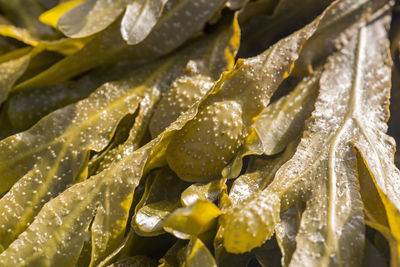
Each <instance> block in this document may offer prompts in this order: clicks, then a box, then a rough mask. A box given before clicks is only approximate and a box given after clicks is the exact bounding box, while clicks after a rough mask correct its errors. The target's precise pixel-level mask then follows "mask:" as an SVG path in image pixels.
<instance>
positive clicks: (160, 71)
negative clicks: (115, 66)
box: [0, 32, 229, 264]
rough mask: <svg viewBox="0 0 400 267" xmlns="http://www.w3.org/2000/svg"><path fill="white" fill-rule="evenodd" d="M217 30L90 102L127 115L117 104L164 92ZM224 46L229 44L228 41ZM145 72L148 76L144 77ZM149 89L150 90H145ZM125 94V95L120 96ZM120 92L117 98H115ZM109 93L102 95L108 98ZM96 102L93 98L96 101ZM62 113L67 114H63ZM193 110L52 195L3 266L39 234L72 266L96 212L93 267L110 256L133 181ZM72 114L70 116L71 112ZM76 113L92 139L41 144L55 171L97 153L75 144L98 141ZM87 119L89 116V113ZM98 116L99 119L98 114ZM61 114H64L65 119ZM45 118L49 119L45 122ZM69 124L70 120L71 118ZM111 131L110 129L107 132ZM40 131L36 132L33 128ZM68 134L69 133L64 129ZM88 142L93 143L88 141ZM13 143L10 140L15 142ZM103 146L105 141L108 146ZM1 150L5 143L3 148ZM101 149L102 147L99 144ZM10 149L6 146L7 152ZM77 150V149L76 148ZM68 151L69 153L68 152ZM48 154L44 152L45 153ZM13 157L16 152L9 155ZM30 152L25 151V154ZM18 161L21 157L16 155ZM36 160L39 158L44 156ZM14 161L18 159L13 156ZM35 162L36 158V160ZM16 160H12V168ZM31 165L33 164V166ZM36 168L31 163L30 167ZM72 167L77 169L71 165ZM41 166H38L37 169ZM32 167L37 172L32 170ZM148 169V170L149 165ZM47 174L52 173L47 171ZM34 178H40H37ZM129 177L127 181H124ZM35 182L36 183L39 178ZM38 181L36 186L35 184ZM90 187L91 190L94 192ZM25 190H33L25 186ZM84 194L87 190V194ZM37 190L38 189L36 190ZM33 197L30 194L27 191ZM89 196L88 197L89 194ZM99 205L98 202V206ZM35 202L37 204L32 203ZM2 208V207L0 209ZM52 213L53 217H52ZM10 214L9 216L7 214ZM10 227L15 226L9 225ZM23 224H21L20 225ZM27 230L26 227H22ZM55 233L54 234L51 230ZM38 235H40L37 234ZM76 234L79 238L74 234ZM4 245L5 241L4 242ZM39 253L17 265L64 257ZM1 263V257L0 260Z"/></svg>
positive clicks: (121, 230) (16, 188) (29, 249)
mask: <svg viewBox="0 0 400 267" xmlns="http://www.w3.org/2000/svg"><path fill="white" fill-rule="evenodd" d="M218 33H219V32H217V33H216V34H214V35H212V37H210V38H207V37H205V38H203V39H201V40H200V41H198V42H197V43H194V44H193V45H192V46H189V47H188V48H187V50H186V56H185V57H182V55H185V54H184V53H180V54H179V56H178V55H174V56H172V57H171V58H170V59H168V60H166V61H165V62H163V63H158V67H157V64H156V65H155V66H153V67H152V69H151V68H150V67H147V68H142V69H140V70H136V73H135V74H134V76H133V77H132V78H131V79H127V80H125V81H123V82H117V83H116V84H117V85H118V84H121V83H122V86H120V88H118V89H119V90H118V92H119V94H117V96H116V97H115V98H111V99H110V101H109V102H111V103H109V104H108V105H107V102H105V101H100V102H99V101H95V103H97V104H101V105H105V109H106V108H107V107H113V110H112V111H114V112H117V114H118V115H119V116H120V117H119V118H120V119H122V117H123V116H124V115H125V114H126V113H121V111H119V110H118V109H117V104H120V105H122V107H124V106H126V105H130V106H132V108H134V105H132V103H130V102H129V101H128V100H129V99H130V98H133V101H136V103H137V102H138V100H137V96H138V95H140V94H143V93H145V92H146V91H147V92H149V93H150V94H154V92H152V91H153V90H158V91H163V90H165V89H163V87H165V86H168V84H169V83H170V82H169V81H170V80H171V79H174V77H176V76H177V75H178V74H179V71H182V69H183V67H184V66H185V63H186V61H187V59H188V58H192V59H193V60H196V59H198V57H200V58H201V56H202V55H203V54H204V53H205V52H206V51H207V50H208V48H209V46H214V45H215V39H218V37H219V35H218ZM227 44H229V40H228V43H227ZM149 68H150V69H149ZM145 74H148V75H149V76H147V78H146V75H145ZM135 78H136V79H138V82H137V83H138V84H136V83H135ZM112 85H113V83H111V84H109V85H108V84H106V86H105V88H103V87H100V88H99V89H98V90H97V91H96V92H97V93H98V94H101V95H104V93H103V92H104V90H105V89H107V87H110V86H112ZM111 88H115V87H111ZM122 88H127V89H126V91H125V92H124V91H123V90H121V89H122ZM149 90H150V91H149ZM96 92H95V93H94V94H93V95H92V96H91V97H89V98H88V99H87V100H83V103H84V104H85V106H86V105H87V103H85V101H86V102H89V101H90V100H92V99H91V98H94V97H96V96H97V95H96ZM124 93H125V94H124ZM120 94H122V96H121V95H120ZM107 95H108V94H106V96H107ZM95 100H96V99H95ZM79 105H83V104H82V102H78V107H79ZM68 108H69V109H73V108H75V106H74V105H72V106H68V107H67V108H64V109H61V110H59V111H56V112H55V113H53V114H55V115H53V114H52V115H53V116H51V115H50V116H49V117H47V118H50V119H51V118H52V117H56V118H57V119H59V117H60V115H57V114H59V113H61V114H65V113H67V114H71V113H70V110H69V109H68ZM93 108H96V110H98V107H97V106H95V107H93ZM66 110H67V111H68V112H66ZM106 111H107V112H110V111H109V110H106ZM196 111H197V108H196V107H194V108H192V110H191V111H190V112H188V113H186V114H185V116H183V117H180V118H179V120H178V121H177V122H175V123H174V124H173V125H171V127H169V128H168V129H169V130H168V129H167V130H166V132H165V133H163V134H162V135H160V136H158V137H157V138H156V139H153V140H152V141H151V142H150V143H148V144H147V145H146V146H144V147H142V148H141V149H139V150H137V151H135V152H132V150H123V152H124V154H123V155H122V156H123V158H122V159H121V161H119V162H118V163H113V164H112V165H111V166H110V167H109V168H107V169H105V170H104V171H102V172H100V173H99V174H98V175H96V176H94V177H92V178H90V179H89V180H87V181H86V182H83V183H79V184H77V185H76V186H73V187H71V188H70V189H68V190H66V191H65V192H63V193H62V194H61V195H60V196H59V197H57V198H56V199H54V200H52V201H50V202H49V203H48V204H47V205H46V206H45V207H44V208H43V209H42V210H41V212H40V213H39V214H38V216H37V217H36V218H35V220H34V222H33V223H32V224H31V225H30V226H29V227H28V228H27V230H26V231H25V232H24V233H23V234H22V235H21V236H20V238H18V239H17V240H16V241H14V243H13V244H11V245H10V247H9V248H8V249H7V250H6V251H5V252H4V253H3V254H2V255H1V256H0V258H1V257H3V260H2V261H3V262H9V260H11V261H13V260H12V259H13V257H10V256H9V255H8V254H9V253H10V254H13V253H14V246H16V247H18V243H19V242H26V241H25V240H24V238H25V237H26V238H29V240H30V242H32V246H25V247H26V250H25V251H24V252H23V253H32V249H34V248H35V247H36V246H35V245H34V244H35V242H39V240H40V239H41V238H42V237H43V235H44V236H46V239H47V240H48V241H47V242H51V243H54V242H55V244H54V245H53V246H51V249H55V251H57V252H61V251H65V252H64V253H70V254H68V255H70V256H68V255H64V257H66V258H68V260H69V262H70V263H71V264H73V263H74V262H75V261H76V259H77V258H76V256H77V255H79V253H80V250H81V248H82V245H83V241H84V239H85V236H86V235H87V234H88V226H89V224H90V223H91V222H92V219H93V213H94V212H96V216H95V217H94V219H93V222H92V226H91V230H92V247H93V248H92V264H97V263H98V262H99V261H101V260H102V259H104V258H105V257H106V256H107V255H108V253H110V252H111V251H112V250H113V249H114V248H115V247H116V246H118V245H119V243H120V242H121V241H122V238H123V234H124V231H125V226H126V221H127V217H128V215H129V208H130V204H131V201H132V196H133V190H134V188H135V187H136V185H137V183H138V182H139V179H140V178H141V176H142V173H143V169H144V167H145V165H146V164H147V165H150V166H154V164H158V163H157V161H158V160H159V157H162V155H163V153H165V152H163V150H164V151H165V144H168V142H169V141H168V138H169V139H170V137H169V136H170V135H171V133H172V132H173V131H175V130H176V129H179V128H180V127H182V126H183V125H184V124H185V123H186V122H187V121H188V120H190V119H191V118H192V117H193V116H194V114H195V113H196ZM128 112H129V113H132V112H133V110H128ZM86 113H89V112H88V111H86ZM72 115H73V113H72ZM80 115H81V117H80V118H81V120H83V121H82V124H83V125H85V126H86V127H87V128H88V129H89V130H90V131H91V132H90V133H89V134H90V135H92V136H90V137H91V138H90V139H89V135H84V133H82V132H78V131H73V130H74V128H72V129H71V130H70V131H71V132H72V133H76V132H77V133H78V136H77V139H78V140H77V141H79V142H78V143H77V144H76V146H74V145H69V146H68V148H67V147H63V145H62V144H65V142H64V141H66V139H67V137H68V136H66V137H64V138H61V137H62V136H65V134H66V133H65V132H64V133H63V134H64V135H62V136H61V137H60V139H61V140H62V141H63V142H62V144H59V146H61V148H60V150H58V151H53V150H54V149H55V148H53V147H52V146H51V144H49V145H50V148H47V146H45V147H44V148H43V150H44V152H46V153H47V151H48V150H51V151H50V152H52V153H54V155H56V159H57V161H56V162H55V165H54V166H53V171H62V169H60V167H62V166H59V163H60V162H61V163H62V162H64V160H65V159H64V160H62V159H63V158H61V157H64V158H67V159H66V160H65V161H66V164H67V166H68V167H69V169H71V168H72V166H74V165H71V164H79V162H77V159H76V156H78V155H76V154H78V153H81V154H83V153H87V152H88V150H89V149H90V150H95V151H99V150H100V149H98V148H97V149H96V148H93V147H91V146H92V145H91V146H89V147H88V148H85V147H84V146H83V145H82V143H81V142H80V140H82V139H84V140H85V141H86V140H89V141H90V142H95V144H99V140H96V139H95V138H94V136H93V135H94V133H92V132H93V131H95V132H96V133H97V134H99V133H101V132H99V129H98V127H95V126H94V125H91V124H90V123H88V122H92V120H93V119H91V118H90V117H88V118H85V116H82V115H84V114H80ZM88 115H89V114H88ZM101 115H103V116H101ZM104 115H107V113H106V114H104V112H103V113H102V112H97V113H96V115H95V118H97V117H100V118H102V119H101V120H100V121H99V122H100V123H102V127H104V125H103V124H104V120H105V119H108V120H109V121H108V123H112V121H111V120H110V118H109V117H108V116H104ZM64 116H65V115H64ZM47 120H49V119H47ZM70 121H73V120H72V119H71V120H70ZM44 122H46V120H42V121H41V123H39V124H37V125H36V126H35V127H34V128H32V130H30V131H33V130H34V129H37V128H39V127H41V125H42V124H43V123H44ZM44 125H46V123H44ZM74 127H79V121H76V122H75V124H74ZM63 130H65V129H64V128H62V129H60V131H61V132H62V131H63ZM110 130H112V129H110ZM38 131H39V130H38ZM67 132H68V131H67ZM72 133H71V136H72V137H74V136H75V135H74V134H72ZM27 134H29V136H32V134H30V132H26V133H23V134H21V135H18V136H13V137H10V138H8V139H5V140H4V141H3V143H6V144H7V146H8V145H9V143H8V142H10V143H12V142H13V141H12V140H14V139H15V138H20V139H21V140H22V141H26V140H25V139H26V138H25V137H24V135H27ZM109 135H110V133H108V136H109ZM132 138H134V136H132ZM73 140H74V139H71V138H70V140H69V142H68V143H71V142H72V141H73ZM92 140H93V141H92ZM14 142H15V141H14ZM107 143H108V142H107ZM5 146H6V145H5ZM103 147H104V146H103ZM11 149H12V148H10V150H11ZM77 149H79V150H77ZM69 151H71V152H69ZM39 152H41V150H39V151H38V153H39ZM50 152H48V153H50ZM14 153H16V152H14ZM28 153H29V152H28ZM59 153H63V154H66V153H72V154H71V155H63V154H61V156H60V154H59ZM72 156H75V158H74V161H73V162H72V163H70V162H68V161H67V160H68V158H69V157H72ZM20 157H21V156H20ZM41 157H44V156H43V155H42V156H41ZM81 157H82V158H83V159H81V161H80V162H81V163H80V164H81V165H83V164H84V160H85V158H84V155H82V156H81ZM149 157H150V159H151V161H149V162H148V159H149ZM27 158H28V160H34V161H35V160H37V157H32V156H31V157H27ZM17 159H18V158H17ZM12 160H14V161H15V160H16V158H14V157H13V158H12ZM39 160H40V158H39ZM17 163H18V162H16V164H17ZM32 164H33V165H34V164H35V162H34V163H32ZM34 166H35V165H34ZM75 166H76V165H75ZM39 167H40V166H39ZM79 167H80V166H79V165H78V166H76V167H75V168H79ZM34 168H38V167H37V166H36V167H34ZM148 168H150V167H148ZM148 168H147V169H146V171H145V172H147V171H148ZM46 170H47V169H45V170H40V171H39V174H42V175H43V176H44V177H43V178H46V176H47V177H48V178H52V177H53V175H55V173H54V174H53V173H52V175H51V177H49V176H50V174H48V173H47V172H46ZM50 170H51V169H50ZM19 171H20V172H24V170H19ZM27 171H28V173H30V175H31V173H34V171H29V170H27ZM63 174H64V173H60V175H59V176H57V177H61V178H62V179H63V180H64V181H65V180H67V179H69V180H71V181H69V180H67V181H65V182H63V181H57V179H52V180H48V179H47V180H46V179H45V180H46V182H43V183H42V184H44V185H46V183H51V182H52V183H53V184H54V183H55V185H56V186H60V185H62V184H66V183H71V182H73V179H74V178H75V177H76V175H77V173H71V174H69V173H66V174H65V175H63ZM15 177H17V174H15ZM24 178H25V179H24ZM38 179H39V178H38ZM38 179H37V180H38ZM126 179H128V180H126ZM25 180H27V182H28V183H29V182H33V181H34V179H33V178H32V177H30V176H29V177H28V176H24V177H23V178H21V179H20V180H19V181H18V183H17V184H16V185H15V186H14V187H13V188H12V189H11V191H10V192H8V193H7V194H6V195H5V196H4V197H3V199H1V200H0V201H9V202H7V203H12V199H11V196H13V195H14V194H25V193H24V192H25V191H23V190H21V189H22V188H20V187H21V186H19V184H20V183H21V184H22V185H25V183H23V182H24V181H25ZM39 182H40V180H39ZM39 182H38V184H40V183H39ZM121 183H122V184H124V185H125V186H121ZM26 186H28V187H29V186H30V184H28V185H26ZM93 186H94V188H93ZM88 188H92V189H90V190H89V189H88ZM56 189H58V190H57V191H55V192H54V194H56V193H58V192H60V191H62V190H63V189H65V186H64V187H62V188H56ZM30 190H32V189H31V188H30ZM88 190H89V191H88ZM14 191H16V192H15V193H14ZM37 191H39V190H37ZM47 191H48V190H46V191H45V190H43V192H47ZM32 194H33V192H32ZM89 195H90V196H89ZM82 196H87V197H85V201H83V202H85V203H83V202H82V200H83V199H82ZM8 198H10V200H8ZM35 199H37V200H38V201H40V202H41V203H43V202H46V201H47V199H49V198H47V199H45V201H42V199H41V198H39V196H38V195H37V194H36V195H35ZM75 201H78V202H82V203H80V204H79V206H80V210H79V211H78V209H77V207H76V206H77V203H76V204H75ZM64 202H70V203H69V204H68V205H67V207H74V211H73V212H72V211H71V212H70V211H68V208H67V207H66V209H67V210H57V209H56V208H55V207H57V205H60V203H64ZM98 203H100V204H98ZM34 204H37V203H34ZM34 204H33V203H32V202H30V205H34ZM3 206H4V205H3ZM110 207H113V208H112V209H110ZM39 209H40V207H38V208H36V209H35V210H36V211H38V210H39ZM21 212H23V213H24V214H25V213H26V209H25V210H24V211H21ZM54 212H56V214H57V215H54V214H53V213H54ZM57 212H61V213H62V212H65V213H62V214H58V213H57ZM28 215H30V217H29V218H30V219H32V214H28ZM53 215H54V216H55V217H53ZM10 216H11V215H10ZM49 216H50V217H49ZM58 217H63V218H62V219H61V221H63V222H64V223H63V224H62V225H56V224H55V222H54V220H56V219H57V218H58ZM71 220H72V221H73V222H74V223H69V222H70V221H71ZM45 222H46V223H47V224H50V225H53V224H54V227H55V228H54V229H53V230H51V229H50V228H43V230H42V231H44V232H42V231H41V230H40V231H39V232H38V231H36V230H35V227H36V226H35V225H37V224H39V225H44V223H45ZM76 222H81V223H82V224H76ZM14 223H15V222H14ZM21 223H22V221H21V220H18V225H20V224H21ZM24 226H25V225H24ZM25 227H26V226H25ZM9 228H10V226H8V227H5V228H4V229H9ZM56 229H57V231H56ZM22 230H23V229H20V230H19V231H20V232H21V231H22ZM47 231H50V232H51V233H56V232H59V235H60V236H59V237H57V238H56V239H53V237H54V236H55V234H54V235H51V236H50V235H48V233H50V232H47ZM41 232H42V233H41ZM78 233H79V234H78ZM15 234H16V232H14V235H15ZM69 235H72V236H74V238H75V239H74V240H75V241H76V243H74V242H70V243H69V244H68V245H67V246H65V244H64V242H66V240H67V239H68V238H69V237H68V236H69ZM13 238H15V236H12V237H9V238H8V239H7V241H8V242H10V241H12V239H13ZM5 241H6V239H5ZM37 254H38V255H42V257H45V259H41V258H40V257H39V258H28V259H27V258H26V257H23V258H22V259H23V261H22V262H19V264H26V263H31V264H34V263H38V262H41V260H44V261H48V262H50V263H52V264H55V263H57V262H58V261H59V260H61V259H62V258H63V257H61V258H58V256H57V255H55V254H53V253H52V252H50V251H46V250H41V251H37ZM0 260H1V259H0Z"/></svg>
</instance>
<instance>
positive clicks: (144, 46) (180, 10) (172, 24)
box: [18, 0, 223, 89]
mask: <svg viewBox="0 0 400 267" xmlns="http://www.w3.org/2000/svg"><path fill="white" fill-rule="evenodd" d="M222 3H223V0H218V1H201V2H193V1H186V0H170V1H168V3H167V4H166V5H165V8H164V11H163V13H162V15H161V18H160V20H159V21H158V23H157V24H156V25H155V26H154V27H153V30H152V31H151V33H150V34H149V35H148V36H147V37H146V39H145V40H143V42H140V43H139V44H137V45H132V46H129V45H127V44H126V42H125V41H124V40H123V39H122V37H121V33H120V30H119V28H120V23H119V21H116V22H114V23H113V24H112V25H110V26H109V27H107V29H105V30H104V31H102V32H101V33H99V34H98V35H95V36H94V37H93V39H92V40H91V41H90V42H89V43H88V44H86V45H85V47H84V48H83V49H81V50H79V51H78V52H76V53H75V54H72V55H70V56H68V57H66V58H65V59H63V60H61V61H60V62H58V63H57V64H55V65H53V66H52V67H51V68H49V69H48V70H46V71H44V72H42V73H40V74H39V75H37V76H36V77H33V78H32V79H30V80H28V81H26V82H23V83H21V84H19V85H18V88H19V89H22V88H27V87H35V86H41V85H52V84H56V83H58V82H63V81H66V80H68V79H70V78H72V77H74V76H76V75H78V74H81V73H83V72H85V71H87V70H90V69H92V68H94V67H96V66H98V65H101V64H106V63H110V62H116V61H120V60H121V59H130V60H137V61H145V60H149V59H154V58H157V57H160V56H162V55H165V54H167V53H169V52H171V51H172V50H174V49H176V48H177V47H178V46H180V45H182V44H183V43H184V42H185V41H186V40H187V39H189V38H191V37H193V35H194V34H196V33H198V32H199V31H200V30H201V29H202V28H203V26H204V24H205V23H206V22H207V21H208V20H209V19H210V17H211V16H212V15H213V14H214V12H215V11H216V10H218V8H219V7H220V5H222ZM199 10H201V11H202V12H199ZM165 36H168V38H165Z"/></svg>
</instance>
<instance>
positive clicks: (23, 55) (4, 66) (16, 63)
mask: <svg viewBox="0 0 400 267" xmlns="http://www.w3.org/2000/svg"><path fill="white" fill-rule="evenodd" d="M37 52H38V50H35V49H32V48H21V49H18V50H15V51H12V52H9V53H7V54H5V55H3V56H1V57H0V104H1V103H3V102H4V101H5V100H6V99H7V97H8V94H9V93H10V91H11V89H12V87H13V85H14V84H15V82H16V81H17V80H18V79H19V78H20V77H21V76H22V75H23V74H24V73H25V71H26V69H27V68H28V65H29V63H30V61H31V59H32V57H33V56H34V55H35V54H36V53H37Z"/></svg>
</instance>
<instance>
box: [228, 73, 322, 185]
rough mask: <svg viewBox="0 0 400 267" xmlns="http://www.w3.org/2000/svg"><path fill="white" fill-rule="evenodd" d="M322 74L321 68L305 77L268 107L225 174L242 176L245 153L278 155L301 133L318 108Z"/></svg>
mask: <svg viewBox="0 0 400 267" xmlns="http://www.w3.org/2000/svg"><path fill="white" fill-rule="evenodd" d="M320 76H321V72H320V71H318V72H315V73H314V74H313V75H310V76H307V77H305V78H304V79H303V80H302V81H301V82H300V83H299V84H298V85H297V86H296V88H295V89H294V90H293V92H291V93H290V94H289V95H287V96H284V97H281V98H280V99H279V100H277V101H276V102H274V103H272V104H271V105H269V106H268V107H267V108H266V109H265V110H264V112H263V113H262V114H261V115H260V117H259V118H258V119H257V121H256V122H255V123H254V129H253V130H252V132H251V133H250V134H249V136H248V137H247V138H246V140H245V142H244V144H243V146H242V147H241V148H240V150H239V151H238V153H237V155H236V157H235V158H234V159H233V161H232V163H231V164H229V165H228V166H227V167H225V168H224V170H223V172H222V175H223V176H224V177H227V178H235V177H237V176H238V175H239V173H240V171H241V169H242V158H243V157H244V156H247V155H253V154H256V155H261V154H265V155H273V154H277V153H279V152H281V151H282V150H283V149H284V148H285V147H286V146H287V145H288V144H289V142H291V141H292V140H293V139H295V138H296V137H297V136H298V135H299V134H300V131H301V130H302V129H303V127H304V122H305V120H306V119H307V118H308V117H309V116H310V114H311V112H312V110H313V108H314V102H315V99H316V97H317V93H318V86H319V78H320Z"/></svg>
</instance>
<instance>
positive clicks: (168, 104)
mask: <svg viewBox="0 0 400 267" xmlns="http://www.w3.org/2000/svg"><path fill="white" fill-rule="evenodd" d="M214 36H215V38H214V40H213V43H212V44H210V45H209V46H208V48H207V51H205V52H204V54H203V55H202V57H201V58H200V59H198V60H191V61H189V62H188V64H187V66H186V70H185V75H183V76H182V77H180V78H179V79H178V80H176V81H174V82H173V83H172V86H171V87H170V88H169V90H168V91H167V92H166V93H165V94H164V95H163V96H162V98H161V100H160V103H159V104H158V105H157V107H156V109H155V111H154V114H153V115H152V118H151V121H150V133H151V135H152V137H156V136H157V135H158V134H159V133H161V132H162V131H164V130H165V129H166V128H167V127H168V126H169V125H170V124H171V123H172V122H174V121H175V120H176V119H177V118H178V117H179V116H180V115H181V114H182V113H184V112H185V111H187V110H188V109H189V108H190V107H191V106H192V105H193V104H194V103H195V102H197V101H199V100H200V99H201V98H202V97H203V96H204V95H205V94H206V93H207V92H208V91H209V90H210V89H211V88H212V86H213V85H214V83H215V81H216V80H218V78H219V76H220V75H221V73H222V72H223V71H226V70H229V69H231V68H232V67H233V66H234V62H235V56H236V52H237V50H238V49H239V41H240V30H239V25H238V22H237V18H236V16H235V17H234V18H233V21H232V17H231V16H228V17H227V18H226V19H224V21H222V22H221V25H220V26H219V28H218V29H217V31H216V32H215V33H214Z"/></svg>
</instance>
